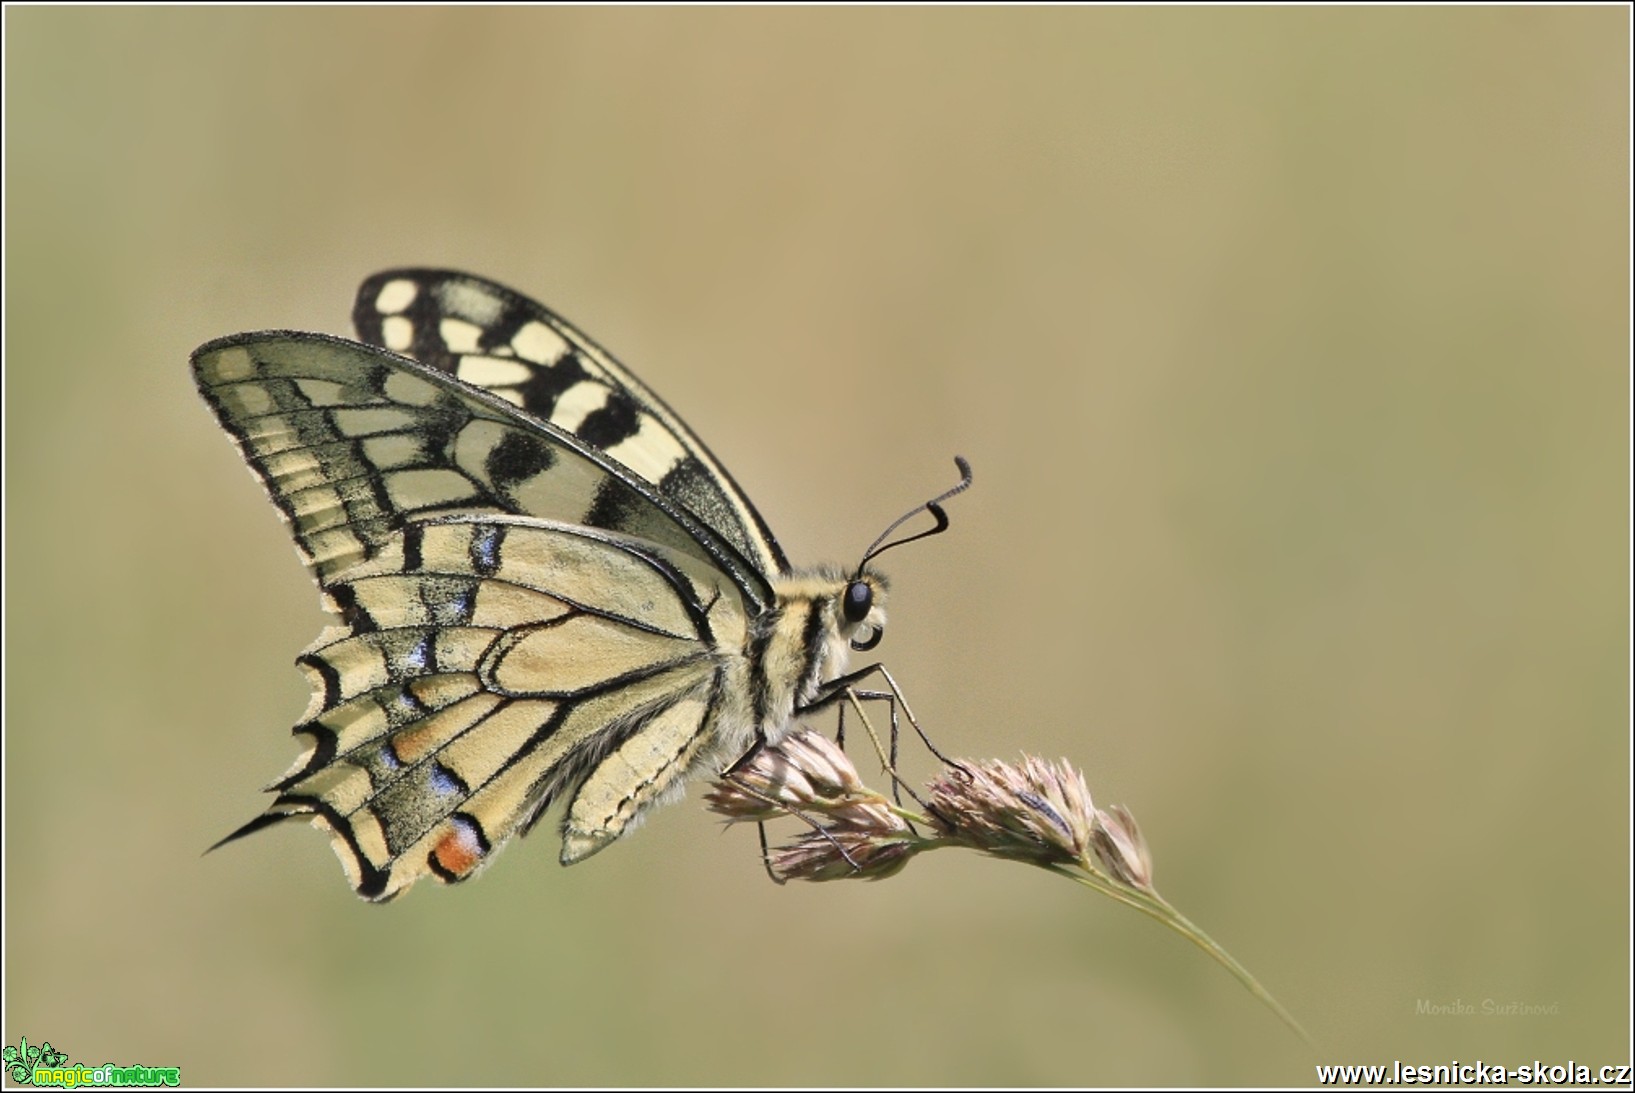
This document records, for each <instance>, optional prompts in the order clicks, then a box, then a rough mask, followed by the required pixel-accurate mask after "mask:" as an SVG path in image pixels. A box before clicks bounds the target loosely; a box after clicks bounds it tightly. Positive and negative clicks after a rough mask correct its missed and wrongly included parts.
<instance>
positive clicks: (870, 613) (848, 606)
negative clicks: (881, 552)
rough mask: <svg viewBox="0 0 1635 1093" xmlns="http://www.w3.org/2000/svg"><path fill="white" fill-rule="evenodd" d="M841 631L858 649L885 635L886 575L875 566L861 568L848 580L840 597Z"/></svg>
mask: <svg viewBox="0 0 1635 1093" xmlns="http://www.w3.org/2000/svg"><path fill="white" fill-rule="evenodd" d="M840 618H841V620H842V622H843V629H842V631H841V632H842V633H843V634H844V635H845V636H846V640H847V641H848V642H850V643H851V647H852V648H853V649H855V650H857V651H858V652H859V653H864V652H867V651H868V650H870V649H873V648H874V647H875V646H876V645H879V644H880V639H881V638H883V637H885V635H886V579H885V577H884V576H882V575H881V574H879V573H875V572H874V571H872V570H866V569H859V570H858V571H857V573H856V574H854V575H853V576H852V577H851V579H850V580H848V581H847V582H846V591H845V592H844V593H842V594H841V597H840Z"/></svg>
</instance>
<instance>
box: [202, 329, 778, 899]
mask: <svg viewBox="0 0 1635 1093" xmlns="http://www.w3.org/2000/svg"><path fill="white" fill-rule="evenodd" d="M193 365H194V372H195V376H196V378H197V381H198V384H199V388H200V391H201V392H202V393H203V395H204V397H205V399H206V401H207V402H208V403H209V404H210V405H211V407H212V408H213V409H214V410H215V412H216V415H217V417H218V419H219V420H220V422H221V424H222V426H223V428H224V429H225V430H226V431H227V432H228V433H229V434H230V435H231V436H232V437H233V439H234V440H235V441H236V442H237V444H238V446H239V448H240V451H241V452H242V454H243V455H244V458H245V460H246V462H247V463H248V464H249V465H250V467H251V469H252V470H253V471H254V472H255V473H256V475H257V476H258V477H259V478H260V479H261V481H262V483H263V485H264V486H265V487H266V489H267V492H268V493H269V495H270V496H271V497H272V499H273V501H274V503H275V504H276V505H277V506H278V508H279V510H280V511H281V512H282V513H283V515H284V516H285V518H286V520H287V522H288V523H289V525H290V528H291V531H292V533H293V535H294V537H295V540H296V543H297V545H298V547H299V548H300V551H301V553H302V555H303V557H304V558H305V559H306V561H307V563H308V564H309V566H310V567H311V568H312V571H313V573H314V576H315V577H316V578H317V580H318V582H319V584H320V586H321V587H322V588H323V589H324V590H325V592H326V594H327V604H328V606H329V607H330V609H331V610H332V611H335V612H336V613H337V614H339V615H340V617H341V620H342V624H343V625H341V626H338V627H333V628H331V629H330V630H329V631H328V632H326V633H325V634H324V635H323V637H321V638H320V640H319V641H318V643H317V644H316V645H315V646H313V648H311V649H309V650H308V651H307V653H306V654H305V655H303V657H302V658H301V660H300V662H299V663H300V664H301V665H302V666H303V667H304V668H305V669H306V670H307V671H308V673H309V674H310V675H311V676H312V679H313V685H314V699H313V705H312V707H311V708H310V709H309V710H308V712H307V714H306V715H305V717H304V719H303V721H302V722H301V723H300V724H299V725H297V726H296V729H295V731H296V732H297V733H298V734H300V735H303V736H305V737H307V738H308V739H309V740H310V741H311V743H312V746H311V749H310V750H309V751H308V753H307V754H306V755H305V756H304V757H303V758H302V759H301V760H300V761H299V762H298V763H297V766H296V768H295V769H294V770H292V771H291V772H290V774H289V775H287V776H286V777H285V778H284V779H282V780H281V781H280V782H278V783H276V784H275V785H274V786H273V787H272V789H273V790H274V791H275V792H276V793H277V797H276V798H275V800H274V802H273V804H272V805H271V806H270V807H269V808H268V810H267V812H266V813H264V814H263V815H262V816H260V817H258V818H257V819H256V820H254V821H252V822H251V823H250V824H248V825H246V826H245V827H244V828H242V829H240V830H239V831H238V832H235V833H234V835H232V836H229V838H236V837H238V836H240V835H245V834H248V833H250V832H252V831H255V830H259V829H260V828H261V827H264V826H266V825H268V824H271V823H274V822H277V821H279V820H283V819H287V818H291V817H295V816H311V817H312V818H313V819H315V820H316V821H317V822H318V823H320V824H322V825H323V826H325V827H327V828H328V829H329V830H330V832H331V833H332V834H333V836H334V841H335V844H336V848H337V851H338V853H339V854H340V856H341V858H342V861H343V863H344V864H345V865H346V868H347V873H348V876H349V878H350V879H351V881H352V883H353V886H354V887H355V888H356V889H357V891H358V892H359V893H360V894H361V895H364V896H366V897H368V898H371V899H387V898H390V897H391V896H392V895H395V894H396V893H398V892H400V891H402V889H403V888H405V887H407V886H408V885H409V884H412V883H413V881H414V880H416V879H418V878H419V877H421V876H424V875H427V874H431V875H435V876H437V877H439V878H440V879H443V880H446V881H447V880H459V879H464V878H465V877H467V876H469V875H471V874H472V873H473V872H474V871H475V870H476V869H477V868H478V867H479V866H480V865H481V864H483V863H484V862H485V861H487V860H488V859H489V857H490V856H491V854H492V852H493V851H494V850H495V849H497V848H498V847H499V846H500V845H501V843H503V841H504V840H505V839H506V838H507V837H508V836H509V835H511V834H512V833H514V832H516V831H519V830H526V829H527V827H529V826H530V825H531V824H532V823H533V822H535V821H536V820H537V819H538V818H539V816H540V815H541V814H542V813H543V812H544V810H545V809H546V808H547V807H548V806H549V804H550V803H551V802H552V801H553V800H554V799H556V798H557V797H559V796H562V795H565V794H568V793H572V794H573V799H572V801H571V802H570V804H569V806H568V812H567V818H566V821H565V823H564V847H563V859H564V861H575V860H578V859H579V858H582V857H584V856H586V855H588V854H590V853H594V852H595V851H596V850H598V849H600V848H601V847H602V846H605V845H607V843H609V842H611V841H612V840H613V839H615V838H617V837H618V836H619V835H620V834H621V833H622V832H623V831H624V830H625V829H626V828H627V827H628V826H629V825H630V824H631V823H633V822H634V821H635V820H636V819H638V818H639V817H640V815H641V814H642V812H643V811H644V810H645V809H646V808H647V807H649V806H651V805H652V804H655V803H658V802H659V801H660V800H662V799H663V798H664V797H665V796H666V795H667V794H669V793H670V792H672V791H673V790H675V789H676V788H678V787H679V784H680V781H681V778H682V776H683V775H684V774H685V773H686V771H687V770H688V769H689V768H690V767H691V766H693V765H694V764H695V763H697V762H700V761H702V760H703V759H704V758H706V757H707V755H709V754H712V749H720V748H723V747H740V746H742V745H743V744H744V743H747V741H740V740H736V739H734V740H732V741H726V740H723V739H722V738H721V733H720V732H718V731H717V721H716V715H717V712H718V710H719V707H720V703H721V701H722V687H723V683H722V678H723V677H722V672H723V671H726V669H725V668H723V667H722V664H723V663H724V660H723V658H722V657H721V656H719V655H718V654H719V653H720V652H721V651H724V650H725V651H730V650H735V649H741V648H742V647H743V644H744V640H745V637H744V633H745V623H744V620H745V618H746V617H748V616H749V615H751V614H754V613H756V612H759V611H760V610H761V606H762V605H763V604H764V603H765V602H767V601H768V600H769V599H770V593H769V592H768V591H767V587H766V582H765V579H764V578H763V577H762V576H761V575H760V573H759V572H758V571H757V570H756V568H755V567H754V566H752V565H751V564H749V563H748V562H746V561H745V560H744V558H743V556H742V555H741V554H740V553H739V552H738V551H737V550H736V549H735V548H733V547H732V546H731V545H730V544H728V543H725V542H723V541H722V539H721V537H720V536H719V535H718V534H716V533H715V532H714V530H713V529H711V528H710V527H709V526H707V525H705V524H703V523H702V522H701V521H700V520H699V519H698V518H697V517H695V516H694V515H693V514H692V513H690V512H689V511H687V510H685V509H683V508H682V507H680V506H679V505H677V504H676V503H674V502H673V501H672V500H671V499H670V498H668V497H667V496H665V495H663V494H660V493H658V492H657V491H655V490H654V489H653V487H652V485H651V484H650V483H648V482H647V481H646V480H644V479H642V478H641V477H639V476H637V475H634V474H633V473H631V472H630V470H629V469H628V468H626V467H624V466H623V465H622V464H620V463H617V462H615V461H614V460H612V459H611V458H609V457H607V456H606V455H605V454H604V453H602V452H600V451H598V450H596V449H594V448H590V447H588V446H586V445H585V444H583V443H582V442H581V441H579V440H578V439H577V438H576V437H574V436H573V435H572V434H568V433H566V432H564V431H563V430H561V429H560V428H559V427H557V426H554V425H552V424H551V423H549V422H542V421H538V420H535V419H532V418H529V417H526V416H524V415H523V414H522V413H521V412H520V411H519V410H518V409H517V408H515V407H514V406H513V405H512V404H511V403H509V402H507V401H506V400H504V399H501V398H499V397H498V396H496V395H494V394H492V393H490V392H487V391H483V390H480V389H477V388H474V387H471V386H470V385H468V384H465V383H463V382H462V381H460V380H458V379H456V378H454V377H452V376H450V375H448V374H446V373H444V372H441V371H438V370H436V369H433V368H430V367H427V366H425V365H423V364H420V363H417V362H415V361H412V360H409V359H406V358H402V357H398V356H395V355H394V354H391V353H388V352H386V351H384V350H382V349H379V348H376V347H372V346H366V345H360V344H358V343H355V342H348V341H344V340H341V339H336V338H329V337H325V336H323V335H316V334H301V333H292V332H270V333H262V334H244V335H236V336H233V337H230V338H224V339H220V340H218V341H215V342H211V343H209V344H207V345H205V346H202V347H200V348H199V349H198V350H197V351H196V352H195V354H194V358H193ZM542 517H543V519H541V518H542Z"/></svg>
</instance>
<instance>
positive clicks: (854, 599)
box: [840, 581, 874, 623]
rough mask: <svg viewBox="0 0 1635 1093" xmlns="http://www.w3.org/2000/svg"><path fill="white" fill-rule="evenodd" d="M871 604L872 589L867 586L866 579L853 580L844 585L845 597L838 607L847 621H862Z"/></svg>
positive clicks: (866, 616) (872, 604) (866, 615)
mask: <svg viewBox="0 0 1635 1093" xmlns="http://www.w3.org/2000/svg"><path fill="white" fill-rule="evenodd" d="M873 606H874V589H872V588H870V587H869V585H868V582H867V581H853V582H852V583H851V584H849V585H847V586H846V599H845V602H844V603H842V604H841V607H840V609H841V611H842V612H843V613H844V614H845V616H846V621H847V622H851V623H858V622H862V621H863V620H864V619H866V618H868V617H869V608H871V607H873Z"/></svg>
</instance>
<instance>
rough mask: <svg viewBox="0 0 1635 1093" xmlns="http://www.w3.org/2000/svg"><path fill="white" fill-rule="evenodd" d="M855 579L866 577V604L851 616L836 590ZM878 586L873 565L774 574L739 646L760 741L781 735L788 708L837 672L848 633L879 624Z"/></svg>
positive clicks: (851, 636)
mask: <svg viewBox="0 0 1635 1093" xmlns="http://www.w3.org/2000/svg"><path fill="white" fill-rule="evenodd" d="M859 580H861V581H862V582H864V583H865V584H867V585H868V587H869V589H870V592H871V594H872V595H871V599H872V604H871V606H870V608H869V610H868V613H867V614H866V615H865V616H864V617H863V618H862V619H860V620H858V621H856V622H853V621H851V620H849V619H848V618H847V617H846V615H845V612H844V610H843V597H844V596H845V595H846V591H847V588H848V587H849V586H850V585H851V584H852V583H853V582H855V581H859ZM886 587H887V586H886V580H885V578H884V577H883V576H882V575H880V574H878V573H875V572H872V571H865V572H863V573H862V574H859V575H857V576H848V575H846V574H843V573H841V572H840V571H838V570H834V569H829V568H823V569H813V570H805V571H800V572H796V573H792V574H789V575H788V576H785V577H782V578H779V579H777V580H776V581H775V582H774V584H773V596H774V600H773V606H772V607H771V608H770V609H769V610H767V611H764V612H762V613H761V614H760V615H759V616H758V617H757V618H755V619H754V620H753V621H752V623H751V625H750V630H749V638H748V643H747V646H746V649H745V653H746V655H747V657H748V659H749V664H750V672H751V677H750V679H751V687H750V694H751V696H752V699H753V702H754V705H755V708H754V721H755V726H756V727H757V728H758V729H759V730H760V732H761V733H762V734H763V735H764V736H765V737H766V739H767V741H768V742H770V743H773V744H776V743H777V742H778V741H779V740H781V739H782V738H783V736H784V734H785V733H787V732H788V731H789V728H790V724H791V720H792V718H793V717H794V715H795V712H796V711H797V710H799V709H800V708H801V707H802V706H805V705H807V704H808V703H810V702H812V701H813V700H815V699H816V698H818V697H819V695H820V694H821V691H822V688H823V685H824V684H825V683H827V682H829V681H830V680H833V679H835V678H836V677H838V676H841V675H843V674H844V673H845V671H846V666H847V663H848V661H849V659H850V653H851V649H852V642H853V641H855V640H857V639H858V638H859V637H860V636H865V635H867V634H869V633H875V632H878V631H879V630H881V629H883V628H884V626H885V624H886V613H885V593H886Z"/></svg>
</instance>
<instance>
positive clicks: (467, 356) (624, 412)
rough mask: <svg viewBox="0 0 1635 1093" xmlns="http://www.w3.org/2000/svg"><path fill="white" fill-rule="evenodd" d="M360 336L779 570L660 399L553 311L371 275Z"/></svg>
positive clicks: (505, 291)
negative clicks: (552, 429)
mask: <svg viewBox="0 0 1635 1093" xmlns="http://www.w3.org/2000/svg"><path fill="white" fill-rule="evenodd" d="M352 319H353V323H354V325H355V326H356V327H357V330H358V336H359V337H361V338H362V339H363V340H364V341H367V342H370V343H372V344H375V345H380V346H384V347H385V348H387V349H390V350H392V351H394V352H398V353H403V354H406V355H407V356H411V357H413V358H415V359H416V360H419V361H421V362H423V363H425V364H428V365H431V366H432V367H434V368H437V369H439V370H441V371H444V372H447V373H449V374H450V375H455V376H458V377H459V378H461V379H463V380H466V381H467V382H469V383H472V384H475V385H477V386H479V387H483V388H486V389H488V390H490V391H493V392H494V393H495V394H497V395H499V396H500V397H501V398H504V399H506V400H507V401H509V402H511V403H512V404H514V405H515V406H517V407H518V408H520V409H521V410H523V411H524V412H526V413H527V414H529V415H531V416H533V417H535V418H538V419H540V420H542V421H550V422H552V423H554V424H555V425H557V426H558V427H559V428H561V429H563V430H565V431H567V432H569V433H572V434H573V435H574V436H576V437H578V438H579V439H580V440H582V441H583V442H584V443H586V444H588V445H590V446H591V447H593V448H596V449H597V450H599V451H602V452H604V453H606V454H607V455H608V456H609V457H610V458H612V459H614V460H615V461H617V462H619V463H621V464H622V465H624V466H625V467H627V468H629V469H630V470H631V471H632V472H633V473H635V474H636V475H638V476H640V477H641V478H643V479H645V480H646V481H648V482H650V483H651V484H652V485H653V487H654V489H656V490H657V491H658V492H659V493H660V494H662V495H663V496H664V497H666V498H668V499H669V500H670V501H672V502H673V503H675V504H677V505H680V506H682V507H683V508H685V509H686V510H687V511H688V512H691V513H692V514H693V515H694V516H696V517H698V519H699V520H701V521H703V522H704V523H705V524H707V525H708V526H709V527H710V528H712V529H714V530H715V532H716V533H718V534H719V535H720V536H721V537H722V538H723V539H725V540H726V541H727V542H728V543H730V544H731V545H732V546H733V547H734V548H735V549H736V550H737V551H738V553H739V554H741V555H742V556H743V557H745V558H747V559H748V560H749V562H750V563H751V564H752V565H753V566H755V567H756V569H758V570H759V571H760V573H761V574H762V576H765V577H771V576H775V575H777V574H781V573H786V572H788V570H789V563H788V561H787V559H785V557H784V554H783V551H782V550H781V549H780V548H779V546H778V543H777V540H776V539H774V538H773V536H772V532H771V530H770V529H769V528H768V527H767V526H766V521H765V520H763V519H762V518H761V515H760V513H758V512H757V511H756V510H755V506H754V505H752V504H750V501H749V498H747V497H745V496H744V493H743V491H742V490H741V489H740V488H739V487H738V484H737V483H736V482H734V481H733V479H732V476H731V475H730V474H728V473H727V470H726V468H725V467H723V466H722V465H721V463H720V461H719V460H717V459H716V458H715V456H714V455H712V454H711V452H710V450H709V449H708V448H707V447H705V446H704V443H703V442H702V441H701V440H699V439H698V437H697V436H695V435H694V434H693V432H692V430H691V429H689V428H688V427H687V424H686V423H685V422H684V421H682V420H681V418H680V417H679V416H677V415H676V413H675V412H674V411H672V410H671V409H670V408H669V407H668V406H666V405H665V404H664V402H663V401H662V400H660V399H659V397H658V396H657V395H655V394H653V392H652V391H650V390H648V388H647V387H646V386H645V385H643V384H642V382H641V381H640V380H638V379H637V378H636V377H635V376H634V375H632V374H631V373H630V371H629V370H628V369H626V368H625V367H624V366H623V365H621V364H620V363H619V362H618V361H617V360H615V359H614V357H613V356H612V354H610V353H608V352H607V351H606V350H605V349H603V348H602V347H601V346H599V345H597V344H596V343H595V342H594V341H592V340H591V339H590V338H589V337H587V336H586V335H585V334H583V333H582V332H581V331H579V330H578V329H577V328H576V327H574V326H573V325H572V324H571V323H569V322H568V321H567V320H566V319H564V318H562V317H561V316H559V315H557V314H555V313H554V312H552V311H550V310H549V309H548V308H546V307H544V306H543V305H541V304H539V303H536V302H535V301H533V300H531V299H529V298H528V297H526V296H523V295H522V294H521V293H518V292H515V291H513V290H511V289H509V288H506V287H505V286H503V285H499V284H496V283H494V282H492V281H488V280H485V279H483V278H480V277H475V276H472V275H470V274H465V273H458V272H455V271H451V270H433V269H399V270H388V271H386V272H384V273H378V274H376V275H375V276H373V277H371V278H369V279H368V280H367V281H365V282H364V283H363V285H362V286H361V287H360V288H359V290H358V298H357V303H356V305H355V306H354V308H353V312H352Z"/></svg>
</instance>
